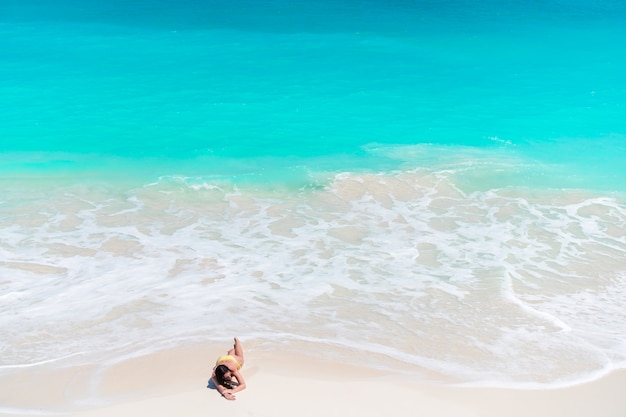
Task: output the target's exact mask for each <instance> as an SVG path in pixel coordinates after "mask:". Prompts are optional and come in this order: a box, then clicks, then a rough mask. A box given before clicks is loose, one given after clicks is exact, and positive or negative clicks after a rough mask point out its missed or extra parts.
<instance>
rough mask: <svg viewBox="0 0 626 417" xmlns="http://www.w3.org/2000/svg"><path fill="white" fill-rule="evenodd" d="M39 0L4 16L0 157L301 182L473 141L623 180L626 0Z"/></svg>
mask: <svg viewBox="0 0 626 417" xmlns="http://www.w3.org/2000/svg"><path fill="white" fill-rule="evenodd" d="M48 3H49V2H44V1H40V2H33V1H30V2H29V1H27V2H22V3H19V5H17V4H11V5H6V4H5V5H4V7H3V10H2V12H3V13H2V15H1V17H0V19H1V20H0V35H1V38H2V44H3V45H2V52H1V54H2V61H1V64H0V96H1V97H2V101H0V107H1V112H0V141H1V142H0V143H1V149H0V151H1V152H2V153H1V154H0V157H1V158H2V159H1V162H2V166H3V169H2V171H3V172H4V175H9V176H11V175H14V172H18V173H23V172H26V173H28V172H29V171H30V170H32V169H36V170H44V171H46V172H49V171H51V172H53V173H54V172H55V171H58V170H70V172H71V171H72V170H74V169H77V170H81V171H82V170H92V169H104V170H105V171H108V170H110V169H111V165H110V164H113V165H115V166H117V170H120V169H127V168H128V167H134V168H138V167H141V169H140V170H139V171H140V172H141V171H143V172H145V173H147V174H148V175H150V176H153V177H154V176H159V175H168V174H179V175H194V176H213V175H217V176H222V177H223V176H234V175H239V176H241V175H242V174H243V175H246V176H248V177H250V176H253V177H254V176H258V177H259V178H261V181H276V180H279V179H280V178H281V177H283V176H284V175H283V174H281V172H285V170H286V172H293V171H294V170H296V171H298V172H300V173H301V174H302V175H304V176H305V178H304V179H303V181H306V173H307V172H309V171H316V170H320V169H321V170H332V171H362V170H370V171H380V170H389V169H394V168H407V167H415V166H421V165H424V164H425V165H426V166H429V165H430V164H433V163H435V164H436V163H438V162H439V161H445V160H446V155H442V153H443V154H451V155H452V154H454V155H455V157H454V159H455V160H456V159H458V158H462V159H464V158H480V157H481V155H480V152H478V154H476V153H472V154H471V155H465V153H464V152H465V151H466V150H467V148H468V147H469V148H471V150H472V151H476V150H478V151H480V150H482V149H486V150H487V151H488V152H494V151H495V152H496V153H500V154H501V155H502V158H503V159H508V158H509V157H511V156H514V157H515V159H516V161H517V165H516V166H512V167H510V169H511V170H512V171H513V172H517V169H518V168H519V167H520V166H523V167H524V169H522V173H521V174H520V175H518V176H517V177H516V178H513V177H515V176H510V177H509V180H513V181H514V183H516V184H526V185H527V184H532V185H538V184H537V176H538V175H539V176H541V177H542V178H543V180H542V181H541V182H540V183H539V185H540V184H541V183H543V182H545V185H547V186H550V187H557V188H560V187H574V188H576V187H582V188H591V189H602V190H619V191H623V184H625V183H626V181H625V180H626V177H625V176H626V173H625V172H626V170H624V169H622V168H623V167H622V165H623V161H624V159H625V158H624V157H625V155H626V145H625V142H626V140H625V134H626V109H625V107H624V103H625V102H626V81H625V80H626V78H625V77H624V75H623V74H624V73H626V71H625V70H626V55H625V54H623V53H622V45H623V43H624V41H625V40H626V24H625V20H626V17H624V16H625V15H626V12H625V7H626V6H625V5H624V2H621V1H617V2H616V1H612V2H591V1H573V2H547V3H546V2H531V3H524V4H521V3H519V2H512V1H488V2H481V3H480V4H475V2H466V1H459V0H453V1H444V2H430V1H404V2H391V3H389V2H383V1H365V2H358V1H351V0H344V1H339V2H311V1H296V2H288V1H272V2H262V3H261V2H254V1H244V2H220V1H198V2H169V1H157V2H142V1H131V2H107V3H106V4H100V3H101V2H78V3H75V2H60V3H59V4H54V5H52V4H48ZM427 144H433V145H435V149H434V150H433V151H432V152H433V155H435V156H434V157H432V156H431V155H430V153H431V151H430V150H429V149H428V147H427V146H426V147H424V146H423V145H427ZM397 145H403V146H406V145H422V146H421V147H420V155H418V156H417V158H414V155H412V157H410V158H406V157H404V156H403V155H399V154H398V153H397V152H392V151H391V152H387V151H385V152H382V151H381V149H383V148H384V149H385V150H389V148H393V147H395V146H397ZM440 145H444V146H446V147H448V148H447V150H446V152H440V151H438V149H439V146H440ZM374 150H375V151H374ZM457 153H460V155H456V154H457ZM392 154H393V155H394V157H393V158H390V157H389V155H392ZM491 157H496V158H497V156H493V155H492V156H491ZM103 163H104V165H103ZM529 164H530V165H533V166H532V167H529V166H528V165H529ZM268 171H270V172H274V173H275V175H262V174H263V173H267V172H268ZM301 171H303V172H304V173H302V172H301ZM136 174H137V170H135V175H136ZM491 185H494V184H489V186H491ZM496 185H498V186H506V185H509V184H507V182H506V181H502V182H500V183H498V184H496ZM514 185H515V184H514Z"/></svg>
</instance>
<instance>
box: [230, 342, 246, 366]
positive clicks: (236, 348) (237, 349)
mask: <svg viewBox="0 0 626 417" xmlns="http://www.w3.org/2000/svg"><path fill="white" fill-rule="evenodd" d="M228 354H229V355H231V356H234V357H235V358H237V362H239V364H240V365H243V347H241V342H239V339H237V338H236V337H235V344H234V345H233V348H232V349H231V350H229V351H228Z"/></svg>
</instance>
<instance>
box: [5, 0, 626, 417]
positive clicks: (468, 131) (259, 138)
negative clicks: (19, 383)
mask: <svg viewBox="0 0 626 417" xmlns="http://www.w3.org/2000/svg"><path fill="white" fill-rule="evenodd" d="M625 43H626V1H602V0H598V1H592V0H580V1H541V2H540V1H527V2H521V1H504V0H502V1H497V0H489V1H463V0H442V1H434V0H433V1H425V0H422V1H419V0H415V1H410V0H403V1H401V0H398V1H390V0H387V1H383V0H370V1H356V0H333V1H330V0H327V1H326V0H324V1H305V0H300V1H287V0H275V1H264V2H260V1H249V0H248V1H232V0H231V1H216V0H214V1H208V0H207V1H158V0H153V1H139V0H134V1H121V0H120V1H107V2H101V1H95V0H92V1H75V2H73V1H59V2H55V3H52V2H48V1H43V0H42V1H35V0H25V1H21V2H19V3H18V2H8V1H2V0H0V351H1V352H2V355H1V356H2V357H1V358H0V379H3V378H6V379H7V380H9V381H10V380H11V378H14V377H15V375H14V372H18V371H19V370H20V369H22V368H24V367H35V368H36V367H39V366H44V364H45V366H52V365H50V364H58V366H65V365H67V364H68V363H70V364H75V363H88V364H92V365H93V364H97V366H99V367H101V368H102V369H99V371H98V372H105V371H106V368H107V367H108V366H110V365H112V364H114V363H116V361H119V360H121V359H120V358H126V357H129V356H134V355H139V354H140V353H145V352H150V351H154V350H159V349H163V348H168V347H172V346H174V347H177V346H182V345H186V344H188V343H191V342H195V341H200V342H201V343H203V344H204V343H207V344H208V343H219V345H220V346H222V344H223V340H224V337H225V336H224V331H225V329H228V331H231V330H230V329H237V332H238V335H239V336H240V337H241V338H242V340H246V341H247V342H251V343H252V344H254V346H256V349H258V351H274V350H293V351H298V352H300V353H302V352H304V353H306V354H308V355H310V356H311V357H313V358H314V359H321V360H325V359H328V358H329V357H331V358H335V359H339V360H342V361H346V362H351V363H354V364H364V363H365V364H367V365H368V366H372V367H376V368H381V369H387V370H390V371H393V372H403V373H408V374H410V375H412V376H414V377H415V378H419V379H437V380H446V381H450V380H452V381H456V382H466V383H470V384H472V383H477V384H483V385H484V384H490V385H497V386H502V385H512V386H537V385H541V386H546V385H547V386H557V385H563V384H571V383H576V382H580V381H585V380H589V379H593V378H596V377H599V376H601V375H604V374H606V373H608V372H610V371H612V370H614V369H620V368H624V367H626V349H625V346H624V338H623V335H624V334H626V315H625V314H626V313H625V311H624V305H626V264H625V261H624V260H625V259H626V199H625V194H624V193H625V191H626V169H624V166H625V164H624V162H625V161H626V76H625V75H624V74H626V54H624V53H623V45H624V44H625ZM242 306H245V308H243V307H242ZM198 317H201V318H202V320H198ZM230 337H231V336H230V335H228V337H227V339H228V340H230ZM511 358H515V360H511ZM94 366H95V365H94ZM0 382H1V381H0ZM98 383H99V379H98V375H96V376H94V379H93V385H94V387H95V386H97V384H98ZM11 401H13V400H12V399H11V398H6V399H4V398H2V397H0V403H3V404H4V403H6V405H3V406H4V407H5V408H3V409H0V412H2V411H3V410H4V411H7V410H8V411H9V412H16V410H15V408H18V405H15V406H13V405H11V404H12V402H11ZM41 407H44V405H42V406H41ZM61 411H63V410H61Z"/></svg>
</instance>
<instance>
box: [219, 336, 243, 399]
mask: <svg viewBox="0 0 626 417" xmlns="http://www.w3.org/2000/svg"><path fill="white" fill-rule="evenodd" d="M242 366H243V348H242V347H241V343H240V342H239V339H237V338H236V337H235V345H234V346H233V348H232V349H231V350H229V351H228V353H226V355H224V356H220V357H219V358H218V359H217V361H216V362H215V368H213V375H211V381H213V384H215V387H216V388H217V391H218V392H219V393H220V394H222V397H224V398H226V399H227V400H231V401H232V400H235V399H236V398H235V396H234V395H233V394H234V393H236V392H239V391H243V390H244V389H246V381H245V380H244V379H243V376H242V375H241V372H239V370H240V369H241V367H242Z"/></svg>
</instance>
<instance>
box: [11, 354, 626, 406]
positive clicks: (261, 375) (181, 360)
mask: <svg viewBox="0 0 626 417" xmlns="http://www.w3.org/2000/svg"><path fill="white" fill-rule="evenodd" d="M219 353H221V351H219V350H218V349H213V348H211V349H206V348H201V347H193V348H179V349H175V350H172V351H168V352H162V353H159V354H153V355H149V356H146V357H141V358H137V359H133V360H129V361H126V362H123V363H120V364H119V365H117V366H115V367H112V368H110V369H108V370H107V372H105V373H104V374H103V375H102V378H101V379H99V381H100V382H99V383H97V384H93V383H90V381H92V382H93V378H92V376H93V370H92V369H89V368H85V367H82V368H81V367H72V368H67V369H65V370H63V371H58V370H57V371H46V370H41V369H40V370H36V371H35V370H33V369H31V368H25V369H24V370H23V371H22V372H19V373H18V374H15V373H14V374H12V375H11V376H3V377H1V379H0V404H1V405H2V408H1V410H2V412H3V413H2V412H0V415H4V416H13V415H20V416H25V415H26V416H28V415H33V416H34V415H50V414H55V415H67V416H72V417H100V416H113V415H114V416H122V417H124V416H128V417H130V416H142V415H150V416H152V417H161V416H162V417H166V416H167V417H170V416H183V417H192V416H207V415H225V414H226V413H227V414H228V415H229V416H233V417H238V416H242V417H243V416H268V417H270V416H271V417H283V416H285V417H286V416H293V415H297V416H326V415H330V416H334V415H341V416H359V417H367V416H372V417H374V416H381V415H394V416H494V417H496V416H498V417H500V416H505V415H506V416H533V417H541V416H546V417H548V416H568V417H577V416H580V417H583V416H584V417H587V416H602V417H613V416H614V417H623V416H624V415H626V396H625V395H624V386H626V372H624V371H619V372H614V373H613V374H611V375H608V376H606V377H604V378H601V379H599V380H597V381H593V382H590V383H585V384H580V385H575V386H571V387H567V388H558V389H545V390H535V389H533V390H521V389H520V390H518V389H496V388H468V387H454V386H450V385H435V384H426V383H423V382H419V381H415V380H411V379H409V378H407V377H406V376H402V375H392V374H387V373H383V372H380V371H377V370H371V369H368V368H366V367H362V368H361V367H353V366H346V365H343V364H338V363H332V362H325V361H319V360H313V359H311V358H304V357H296V356H294V355H291V354H279V353H276V354H269V353H267V352H251V353H248V354H247V359H246V360H247V362H246V365H245V366H244V369H243V372H244V375H245V377H246V382H247V385H248V388H247V389H246V390H245V391H242V392H240V393H238V394H237V400H236V401H227V400H225V399H223V398H222V397H220V396H219V395H218V394H217V392H216V391H215V390H212V389H209V388H208V387H207V381H208V378H209V376H210V371H211V368H212V361H213V357H212V356H209V355H211V354H219ZM90 390H92V391H91V394H92V396H95V397H98V398H99V399H101V400H105V401H106V403H104V402H102V403H100V404H97V403H95V402H93V400H91V403H85V402H82V403H80V402H79V404H76V403H75V401H76V400H77V399H80V398H84V397H85V396H88V395H89V391H90ZM71 403H74V404H71ZM12 410H13V411H12ZM18 410H21V411H20V412H19V413H18Z"/></svg>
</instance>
